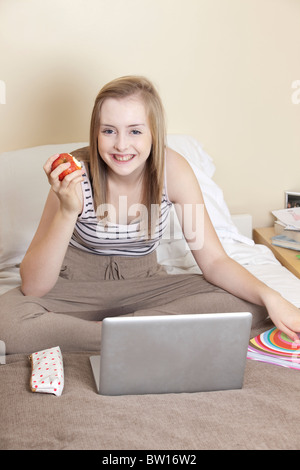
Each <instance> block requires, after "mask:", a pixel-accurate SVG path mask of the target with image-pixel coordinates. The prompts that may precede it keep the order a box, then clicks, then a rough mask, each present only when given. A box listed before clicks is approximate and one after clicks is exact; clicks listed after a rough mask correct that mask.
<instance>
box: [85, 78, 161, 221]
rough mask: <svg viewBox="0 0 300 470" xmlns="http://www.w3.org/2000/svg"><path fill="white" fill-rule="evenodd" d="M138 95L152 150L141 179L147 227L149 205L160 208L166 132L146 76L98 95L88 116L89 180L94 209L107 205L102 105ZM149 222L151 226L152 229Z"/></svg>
mask: <svg viewBox="0 0 300 470" xmlns="http://www.w3.org/2000/svg"><path fill="white" fill-rule="evenodd" d="M133 95H135V96H138V97H140V98H141V99H142V100H143V103H144V106H145V109H146V113H147V116H148V121H149V126H150V131H151V136H152V148H151V152H150V155H149V157H148V159H147V161H146V171H145V173H144V179H143V200H142V201H140V202H142V203H143V204H144V205H145V206H146V208H147V210H148V219H149V220H148V222H149V224H148V227H150V226H151V221H150V218H149V217H151V215H150V214H151V205H152V204H157V205H159V206H160V204H161V199H162V192H163V186H164V162H165V146H166V129H165V117H164V109H163V105H162V102H161V99H160V97H159V94H158V92H157V91H156V89H155V87H154V86H153V84H152V83H151V82H150V81H149V80H148V79H147V78H145V77H141V76H125V77H121V78H117V79H115V80H113V81H111V82H109V83H107V84H106V85H105V86H104V87H103V88H102V89H101V90H100V92H99V93H98V95H97V97H96V100H95V104H94V108H93V112H92V117H91V126H90V176H91V181H92V187H93V193H94V203H95V209H97V207H98V206H100V205H101V204H105V203H106V202H107V200H106V199H107V167H106V163H105V162H104V161H103V160H102V158H101V157H100V155H99V151H98V135H99V129H100V112H101V106H102V104H103V102H104V100H105V99H107V98H115V99H122V98H126V97H129V96H133ZM153 222H154V221H153V220H152V226H153Z"/></svg>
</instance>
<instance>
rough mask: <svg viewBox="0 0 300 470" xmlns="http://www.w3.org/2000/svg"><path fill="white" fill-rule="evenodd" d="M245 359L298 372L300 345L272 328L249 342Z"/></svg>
mask: <svg viewBox="0 0 300 470" xmlns="http://www.w3.org/2000/svg"><path fill="white" fill-rule="evenodd" d="M247 358H248V359H253V360H255V361H260V362H267V363H269V364H276V365H278V366H283V367H288V368H290V369H298V370H300V345H299V344H297V343H296V342H295V341H292V340H291V339H290V338H289V337H288V336H287V335H286V334H285V333H282V331H280V330H278V329H277V328H276V327H274V328H271V329H270V330H267V331H265V332H264V333H261V334H260V335H258V336H256V337H255V338H252V339H251V340H250V343H249V346H248V352H247Z"/></svg>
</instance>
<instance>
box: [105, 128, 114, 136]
mask: <svg viewBox="0 0 300 470" xmlns="http://www.w3.org/2000/svg"><path fill="white" fill-rule="evenodd" d="M113 132H114V131H113V130H112V129H103V131H102V134H107V135H110V134H113Z"/></svg>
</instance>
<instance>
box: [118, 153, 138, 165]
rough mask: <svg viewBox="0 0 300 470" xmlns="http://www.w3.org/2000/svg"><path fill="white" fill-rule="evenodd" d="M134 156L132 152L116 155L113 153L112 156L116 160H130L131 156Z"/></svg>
mask: <svg viewBox="0 0 300 470" xmlns="http://www.w3.org/2000/svg"><path fill="white" fill-rule="evenodd" d="M134 157H135V155H132V154H126V155H117V154H113V158H114V159H115V160H116V161H117V162H121V163H122V162H129V161H130V160H132V159H133V158H134Z"/></svg>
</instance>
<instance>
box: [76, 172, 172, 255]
mask: <svg viewBox="0 0 300 470" xmlns="http://www.w3.org/2000/svg"><path fill="white" fill-rule="evenodd" d="M81 184H82V189H83V198H84V204H83V211H82V213H81V214H80V215H79V217H78V219H77V222H76V225H75V228H74V232H73V235H72V237H71V240H70V245H71V246H73V247H76V248H79V249H81V250H84V251H87V252H89V253H94V254H98V255H106V256H109V255H111V256H113V255H115V256H143V255H147V254H149V253H152V252H153V251H154V250H155V249H156V248H157V246H158V245H159V241H160V239H161V238H162V236H163V233H164V231H165V230H166V228H167V226H168V218H169V213H170V209H171V206H172V203H171V202H170V201H169V199H168V197H167V193H166V185H165V186H164V191H163V196H162V202H161V206H160V216H159V218H158V219H157V223H156V227H155V232H154V233H153V234H152V236H151V238H150V239H149V238H148V236H147V233H148V231H147V230H148V229H147V227H143V226H142V225H141V224H140V222H139V221H134V220H133V221H132V222H131V223H130V224H128V225H122V224H114V223H111V222H109V221H107V220H106V219H105V223H103V222H101V221H100V220H99V218H98V217H97V215H96V212H95V208H94V202H93V195H92V187H91V183H90V180H89V178H88V176H87V174H86V173H85V174H84V181H83V182H82V183H81Z"/></svg>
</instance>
